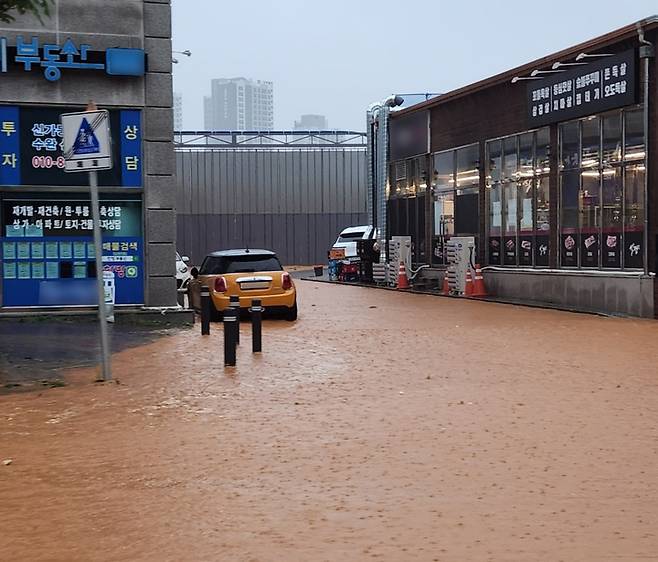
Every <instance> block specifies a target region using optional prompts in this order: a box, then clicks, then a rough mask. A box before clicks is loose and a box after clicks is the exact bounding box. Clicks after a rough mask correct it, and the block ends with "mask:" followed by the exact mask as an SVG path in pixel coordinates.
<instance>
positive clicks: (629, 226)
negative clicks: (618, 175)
mask: <svg viewBox="0 0 658 562" xmlns="http://www.w3.org/2000/svg"><path fill="white" fill-rule="evenodd" d="M645 173H646V170H645V167H644V164H633V165H630V166H626V169H625V178H624V188H625V189H624V238H623V243H624V256H623V259H624V267H626V268H642V267H643V266H644V255H643V252H642V244H643V243H644V174H645Z"/></svg>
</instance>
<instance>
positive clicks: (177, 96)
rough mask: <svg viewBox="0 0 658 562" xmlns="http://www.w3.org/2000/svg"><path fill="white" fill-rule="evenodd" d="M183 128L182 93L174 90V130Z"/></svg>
mask: <svg viewBox="0 0 658 562" xmlns="http://www.w3.org/2000/svg"><path fill="white" fill-rule="evenodd" d="M182 130H183V94H181V93H179V92H174V131H182Z"/></svg>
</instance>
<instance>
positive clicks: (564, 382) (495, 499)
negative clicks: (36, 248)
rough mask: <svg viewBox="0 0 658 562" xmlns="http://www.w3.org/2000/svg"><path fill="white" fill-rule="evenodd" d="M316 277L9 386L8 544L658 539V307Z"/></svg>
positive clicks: (570, 545) (454, 550)
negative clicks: (234, 360) (89, 364)
mask: <svg viewBox="0 0 658 562" xmlns="http://www.w3.org/2000/svg"><path fill="white" fill-rule="evenodd" d="M298 287H299V291H300V302H301V307H300V319H299V321H298V322H296V323H294V324H289V323H286V322H284V321H274V320H269V321H267V322H266V323H265V325H264V330H263V332H264V340H263V347H264V353H263V354H262V356H259V357H254V356H252V355H251V353H250V346H249V345H248V342H249V328H248V327H247V326H243V334H242V338H243V344H242V346H241V347H240V349H239V352H238V367H237V369H235V370H225V369H224V368H223V366H222V354H221V350H222V347H221V346H222V338H221V330H220V327H219V326H218V325H217V326H213V328H214V329H213V331H212V334H211V336H209V337H206V338H202V337H201V336H200V335H199V330H198V326H197V327H196V328H195V329H193V330H189V331H182V332H180V333H177V334H175V335H172V336H167V337H164V338H162V339H159V340H158V341H155V342H153V343H149V344H147V345H144V346H141V347H138V348H133V349H127V350H124V351H122V352H120V353H118V354H116V355H115V356H114V363H113V366H114V371H115V378H116V379H117V380H118V384H115V383H106V384H102V385H94V384H92V383H91V382H90V381H92V380H94V378H95V372H94V370H93V369H89V368H83V369H77V370H75V371H71V372H69V373H68V375H67V380H68V381H69V383H70V384H69V385H68V386H67V387H65V388H55V389H48V390H44V391H40V392H30V393H21V394H10V395H5V396H0V517H1V519H0V520H1V522H2V523H1V529H2V531H1V533H0V560H3V561H4V560H11V561H14V560H25V561H30V562H36V561H126V562H128V561H130V562H135V561H172V562H173V561H190V562H192V561H194V562H198V561H232V562H233V561H249V562H256V561H258V562H261V561H268V562H269V561H300V562H301V561H305V562H308V561H325V560H326V561H336V560H340V561H341V562H347V561H360V560H385V561H391V562H400V561H437V560H438V561H450V562H452V561H460V562H461V561H484V560H492V561H524V562H527V561H541V562H547V561H551V562H553V561H555V562H557V561H560V560H563V561H565V562H573V561H597V562H598V561H602V560H610V561H619V560H632V561H638V560H652V559H656V560H658V531H657V529H658V462H657V461H658V423H657V422H658V369H657V368H656V361H657V359H656V351H655V350H656V342H657V341H658V323H655V322H652V321H644V320H622V319H609V318H601V317H595V316H586V315H576V314H570V313H564V312H558V311H548V310H536V309H530V308H517V307H512V306H506V305H499V304H493V303H479V302H465V301H459V300H456V299H446V298H436V297H430V296H425V295H410V294H399V293H393V292H388V291H377V290H373V289H363V288H357V287H345V286H331V285H325V284H316V283H310V282H298ZM5 459H7V460H9V459H11V461H12V462H11V464H8V465H6V466H5V465H3V464H2V461H3V460H5Z"/></svg>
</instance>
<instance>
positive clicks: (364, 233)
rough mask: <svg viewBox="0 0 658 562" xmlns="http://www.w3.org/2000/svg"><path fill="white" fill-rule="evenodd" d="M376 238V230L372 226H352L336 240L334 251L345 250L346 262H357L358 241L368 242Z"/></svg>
mask: <svg viewBox="0 0 658 562" xmlns="http://www.w3.org/2000/svg"><path fill="white" fill-rule="evenodd" d="M374 237H375V229H374V227H372V226H350V227H348V228H344V229H343V230H342V231H341V233H340V234H339V235H338V238H336V241H335V242H334V245H333V246H332V249H340V248H343V249H344V250H345V259H346V260H351V261H353V260H357V259H358V258H359V255H358V253H357V251H356V241H357V240H368V239H371V238H374Z"/></svg>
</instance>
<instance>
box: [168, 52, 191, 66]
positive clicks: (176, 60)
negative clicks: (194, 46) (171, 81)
mask: <svg viewBox="0 0 658 562" xmlns="http://www.w3.org/2000/svg"><path fill="white" fill-rule="evenodd" d="M171 52H172V54H176V55H185V56H186V57H191V56H192V51H190V50H189V49H185V50H184V51H171ZM171 62H172V63H174V64H178V62H179V61H178V59H177V58H172V59H171Z"/></svg>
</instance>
